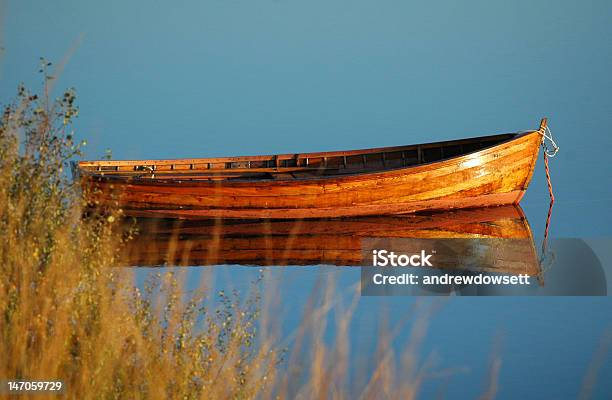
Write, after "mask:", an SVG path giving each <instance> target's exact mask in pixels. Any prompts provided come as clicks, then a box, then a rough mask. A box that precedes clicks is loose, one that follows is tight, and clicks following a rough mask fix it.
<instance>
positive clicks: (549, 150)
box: [539, 122, 559, 204]
mask: <svg viewBox="0 0 612 400" xmlns="http://www.w3.org/2000/svg"><path fill="white" fill-rule="evenodd" d="M545 123H546V122H543V126H542V127H541V128H540V130H539V132H540V135H542V150H544V171H545V172H546V184H547V185H548V194H549V195H550V204H554V202H555V195H554V193H553V187H552V180H551V178H550V167H549V166H548V159H549V158H553V157H554V156H556V155H557V153H558V152H559V146H558V145H557V143H556V142H555V139H554V138H553V135H552V131H551V130H550V128H549V127H548V125H545ZM549 146H550V147H549Z"/></svg>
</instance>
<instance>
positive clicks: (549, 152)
mask: <svg viewBox="0 0 612 400" xmlns="http://www.w3.org/2000/svg"><path fill="white" fill-rule="evenodd" d="M539 132H540V135H542V137H543V139H542V147H543V148H544V152H545V153H546V155H547V156H548V157H550V158H553V157H554V156H556V155H557V152H558V151H559V146H558V145H557V143H555V139H554V138H553V135H552V131H551V130H550V128H549V127H548V126H546V127H544V129H542V130H540V131H539ZM546 140H548V141H549V142H550V145H551V146H552V150H551V149H550V148H549V147H548V143H546Z"/></svg>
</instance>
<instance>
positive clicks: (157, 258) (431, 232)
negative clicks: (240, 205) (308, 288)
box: [123, 206, 540, 275]
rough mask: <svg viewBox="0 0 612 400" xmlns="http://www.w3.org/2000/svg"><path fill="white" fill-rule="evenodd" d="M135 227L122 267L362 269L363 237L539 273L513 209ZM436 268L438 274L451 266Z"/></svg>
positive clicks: (524, 225) (486, 267) (488, 267)
mask: <svg viewBox="0 0 612 400" xmlns="http://www.w3.org/2000/svg"><path fill="white" fill-rule="evenodd" d="M138 223H139V226H140V227H141V231H142V232H144V233H143V234H142V235H141V236H137V237H136V239H135V240H133V241H131V242H128V246H127V249H126V251H125V256H124V260H123V262H124V263H126V264H127V265H162V264H170V265H219V264H241V265H319V264H329V265H345V266H351V265H360V264H361V263H362V261H363V260H362V256H363V254H362V246H363V243H362V241H363V240H364V239H367V238H388V239H394V238H401V239H408V238H409V239H413V240H411V242H410V243H411V246H416V247H419V246H431V242H427V240H428V239H440V238H444V239H467V240H457V241H454V240H451V241H448V242H443V243H444V245H445V246H449V245H450V246H455V248H456V249H457V250H458V251H462V250H463V251H465V252H466V253H470V252H471V251H473V250H474V248H478V249H479V250H478V251H479V252H480V251H482V250H483V249H482V247H483V246H484V247H487V246H488V247H489V253H491V254H493V253H494V254H495V255H496V258H493V259H491V261H490V263H485V264H483V266H482V267H481V270H483V271H493V272H503V273H514V274H520V273H524V274H528V275H537V274H538V273H539V272H540V270H539V264H538V262H537V256H536V251H535V248H534V245H533V238H532V234H531V230H530V228H529V224H528V222H527V220H526V218H525V217H524V214H523V213H522V210H521V209H520V208H519V207H515V206H505V207H494V208H488V209H473V210H472V209H470V210H457V211H451V212H442V213H432V214H426V215H421V214H417V215H403V216H384V217H356V218H342V219H325V220H264V221H261V220H250V221H244V220H203V221H195V220H183V221H176V220H173V221H172V220H171V221H168V220H154V219H144V220H139V221H138ZM472 239H473V240H472ZM420 240H422V241H423V242H422V243H421V242H419V241H420ZM416 247H415V248H416ZM459 254H462V253H459ZM437 261H439V264H440V265H441V266H446V268H450V267H451V265H453V264H456V263H457V260H456V259H450V260H442V259H438V260H437Z"/></svg>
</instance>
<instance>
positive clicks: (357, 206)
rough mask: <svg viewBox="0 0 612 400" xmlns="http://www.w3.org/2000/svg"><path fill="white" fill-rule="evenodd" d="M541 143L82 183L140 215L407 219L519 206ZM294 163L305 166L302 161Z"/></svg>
mask: <svg viewBox="0 0 612 400" xmlns="http://www.w3.org/2000/svg"><path fill="white" fill-rule="evenodd" d="M541 141H542V136H541V134H540V131H532V132H527V133H523V134H518V135H516V136H514V137H512V138H511V139H509V140H504V141H502V142H501V143H499V144H496V145H493V146H491V147H487V148H483V149H481V150H478V151H474V152H470V153H466V154H463V155H458V156H454V157H450V158H447V159H443V160H441V161H436V162H424V163H421V164H419V165H412V166H407V167H403V168H402V167H400V168H392V169H385V170H380V171H375V172H368V171H366V172H357V173H354V174H344V175H336V176H333V175H332V176H328V175H322V176H314V177H310V178H299V179H294V178H292V179H282V175H288V174H280V173H279V174H278V175H281V179H278V176H275V179H262V180H248V179H235V180H232V179H213V178H208V179H204V178H198V177H196V178H192V179H183V178H177V177H176V176H173V174H172V171H168V172H167V174H166V175H163V174H162V172H159V173H158V174H159V175H156V174H151V175H150V176H149V177H145V178H143V177H138V178H134V177H132V176H120V175H117V176H114V175H112V174H104V173H89V172H87V171H85V172H87V173H84V174H82V179H83V183H84V185H85V186H86V187H88V188H90V189H91V188H95V190H90V191H89V193H90V194H89V196H90V201H91V203H92V204H97V205H104V204H105V203H108V202H110V201H112V200H113V199H115V200H117V201H118V204H119V205H120V206H121V207H122V208H123V209H124V211H125V213H126V214H127V215H133V216H157V217H174V218H242V219H244V218H273V219H283V218H286V219H297V218H328V217H348V216H366V215H390V214H405V213H413V212H416V211H423V210H448V209H457V208H472V207H488V206H498V205H505V204H518V203H519V201H520V200H521V198H522V196H523V194H524V193H525V190H526V189H527V186H528V184H529V181H530V179H531V176H532V173H533V170H534V167H535V164H536V160H537V157H538V150H539V147H540V144H541ZM321 154H323V153H321ZM337 154H341V153H337ZM347 154H348V153H347ZM387 154H391V153H387ZM402 154H403V153H402ZM275 157H276V156H275ZM296 159H297V155H296ZM364 160H365V156H364ZM344 161H345V163H346V156H344ZM383 162H384V153H383ZM277 163H278V160H277ZM295 163H296V165H298V166H299V165H304V164H303V161H302V160H298V161H296V162H295ZM306 163H308V159H306ZM130 165H132V164H130ZM211 165H213V164H212V163H209V164H208V167H209V168H210V166H211ZM191 166H192V167H193V164H191ZM135 168H136V167H134V169H135ZM172 168H175V166H174V165H172ZM117 169H119V167H117ZM277 169H278V168H277ZM280 169H281V170H282V168H280ZM275 171H276V169H275ZM294 176H295V174H294Z"/></svg>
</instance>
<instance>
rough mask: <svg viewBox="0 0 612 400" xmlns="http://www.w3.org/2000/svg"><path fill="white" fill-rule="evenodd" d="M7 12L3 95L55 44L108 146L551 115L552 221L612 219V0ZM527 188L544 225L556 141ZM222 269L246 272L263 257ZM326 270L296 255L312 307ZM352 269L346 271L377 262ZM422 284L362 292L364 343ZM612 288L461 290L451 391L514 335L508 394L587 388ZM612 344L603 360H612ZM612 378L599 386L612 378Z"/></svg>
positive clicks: (442, 333)
mask: <svg viewBox="0 0 612 400" xmlns="http://www.w3.org/2000/svg"><path fill="white" fill-rule="evenodd" d="M0 13H1V14H0V15H1V16H2V17H1V19H0V35H1V36H0V40H1V43H0V46H2V47H3V48H4V51H3V53H2V56H1V59H0V101H2V102H4V101H5V100H6V99H8V98H10V97H11V94H12V93H14V92H15V88H16V85H17V83H18V82H20V81H23V82H26V83H27V84H28V85H29V86H36V85H38V84H39V77H38V76H37V74H36V71H37V69H38V68H37V61H38V57H39V56H45V57H47V58H49V59H51V60H54V61H55V62H56V63H57V64H62V60H67V62H66V63H65V65H63V68H61V69H62V70H61V74H60V75H59V79H58V81H57V87H58V88H60V89H61V88H64V87H66V86H74V87H76V89H77V92H78V95H79V99H80V105H81V116H80V117H79V122H78V126H77V128H78V133H79V135H80V136H81V137H83V138H87V139H88V141H89V146H88V148H87V154H86V155H87V157H89V158H97V157H100V156H101V155H103V154H104V151H105V149H106V148H110V149H112V151H113V156H114V157H115V158H169V157H192V156H193V157H196V156H221V155H234V154H258V153H275V152H282V153H284V152H293V151H316V150H332V149H343V148H347V147H350V148H361V147H373V146H385V145H396V144H406V143H411V142H423V141H438V140H444V139H452V138H460V137H465V136H474V135H479V134H489V133H496V132H503V131H517V130H524V129H530V128H537V126H538V124H539V120H540V118H541V117H542V116H547V117H549V119H550V126H551V128H552V131H553V133H554V134H555V136H556V138H557V139H558V142H559V144H560V146H561V152H560V154H559V155H558V156H557V157H556V158H555V159H553V160H552V161H551V168H552V175H553V185H554V189H555V194H556V197H557V203H556V205H555V209H554V215H553V221H552V226H551V234H552V236H553V237H559V238H564V237H586V238H604V239H605V238H609V237H610V236H611V232H612V230H611V228H610V225H611V222H612V221H611V217H610V211H609V204H610V202H611V200H612V189H611V188H612V185H610V178H611V174H610V171H611V168H610V162H609V151H610V148H611V147H612V134H611V133H612V132H611V130H612V112H611V111H612V97H610V93H612V78H611V77H610V73H609V71H611V70H612V45H611V44H610V43H612V41H611V40H610V38H612V25H611V24H610V23H609V22H610V20H611V19H612V18H611V17H612V3H611V2H609V1H603V0H602V1H597V0H593V1H589V2H577V1H555V2H553V1H543V0H529V1H527V0H520V1H513V2H491V1H484V0H483V1H471V2H455V1H438V2H435V3H434V2H401V1H387V0H383V1H378V2H367V1H361V0H356V1H351V2H349V1H337V0H327V1H319V0H312V1H309V2H297V1H287V0H278V1H268V0H261V1H231V2H230V1H184V2H180V4H173V5H169V4H162V3H157V2H156V3H151V2H136V1H134V2H121V1H115V0H112V1H106V2H98V3H91V2H77V1H69V0H62V1H56V2H43V1H30V0H21V1H12V0H9V1H8V2H4V3H3V4H0ZM67 55H68V56H67ZM522 206H523V208H524V209H525V211H526V213H527V216H528V217H529V221H530V223H531V226H532V228H533V230H534V234H535V236H536V237H541V235H542V232H543V228H544V221H545V219H546V211H547V207H548V193H547V190H546V184H545V180H544V172H543V168H542V162H541V160H540V162H539V164H538V168H537V170H536V172H535V175H534V178H533V181H532V184H531V187H530V188H529V191H528V193H527V195H526V196H525V199H524V201H523V203H522ZM576 268H580V266H579V265H577V266H576ZM215 271H223V272H215V274H217V275H221V274H225V275H228V276H229V277H230V278H231V280H232V281H234V282H235V284H236V285H243V286H244V285H245V284H246V282H248V280H249V279H250V278H249V275H250V274H253V273H255V272H254V271H252V270H248V269H246V268H241V267H225V268H222V269H218V270H215ZM319 272H320V269H319V268H314V267H313V268H307V269H302V268H299V269H297V268H292V269H286V270H285V271H284V272H283V274H284V275H283V276H284V278H283V279H285V280H286V285H285V286H284V287H283V288H284V290H286V291H287V292H289V293H291V296H286V305H287V308H288V309H292V308H293V309H300V308H301V307H303V304H304V303H305V301H306V298H307V297H308V295H309V287H310V286H311V285H312V282H314V280H315V279H316V276H317V274H318V273H319ZM276 273H278V272H276ZM325 273H328V272H327V270H325ZM336 273H337V275H338V277H337V278H338V281H339V286H340V287H341V288H342V287H347V286H348V285H350V284H351V283H353V282H354V281H356V280H357V279H358V271H356V270H350V269H338V270H337V272H336ZM219 279H221V278H219ZM414 301H415V300H414V299H411V298H384V299H381V298H363V299H361V302H360V304H359V308H358V310H357V313H356V317H355V328H354V331H355V332H356V333H357V336H358V338H356V339H355V343H354V348H355V349H358V348H359V344H360V343H361V344H363V343H370V344H371V343H372V341H374V340H375V339H376V335H375V327H376V325H377V324H376V321H375V316H377V315H381V314H385V313H386V314H388V315H389V319H390V321H391V322H393V321H398V320H399V318H400V316H401V314H402V313H403V312H404V311H405V310H407V309H408V308H409V307H410V305H411V304H412V303H413V302H414ZM611 306H612V303H611V301H610V299H609V298H498V299H492V298H463V299H459V298H452V299H449V300H448V301H446V302H445V303H444V305H443V306H442V307H441V308H440V310H439V311H438V312H437V313H436V314H435V316H434V317H433V318H432V321H431V326H430V329H429V335H428V337H427V339H426V342H425V344H424V348H423V352H424V353H428V352H431V351H435V352H436V353H437V354H439V358H440V360H441V362H440V364H441V365H442V366H444V367H456V366H467V367H469V369H470V370H469V372H466V373H463V374H461V375H460V376H453V377H452V378H451V383H454V385H452V390H451V389H449V392H448V395H449V397H452V398H461V397H464V396H469V397H474V396H476V394H477V393H479V391H480V389H481V388H482V385H483V383H484V380H485V379H486V373H485V369H486V368H487V360H488V354H489V352H490V349H491V347H492V344H493V342H494V341H495V340H496V337H497V336H499V335H501V336H502V337H503V339H502V340H501V341H502V343H503V344H502V345H501V347H500V349H501V350H500V351H501V356H502V358H503V365H502V369H501V377H500V392H499V397H500V398H517V397H519V396H520V397H523V398H574V397H576V394H577V393H578V391H579V388H580V382H581V379H582V377H583V376H584V373H585V372H586V369H587V368H588V365H589V362H590V360H591V358H592V356H593V354H594V352H595V349H596V347H597V343H598V341H599V338H600V337H601V335H602V334H603V332H604V330H605V329H606V327H610V326H611V325H612V317H611V316H612V313H610V311H609V310H610V308H611ZM285 323H286V325H287V326H288V328H287V329H290V326H291V324H292V323H293V324H294V323H295V321H294V319H293V317H292V313H288V315H287V318H286V321H285ZM611 359H612V358H608V359H607V362H606V365H605V367H604V369H603V370H602V371H600V373H601V375H600V377H603V376H606V375H607V377H610V376H612V368H611V367H610V360H611ZM610 381H611V380H607V381H606V380H605V379H600V381H599V384H598V391H597V392H596V394H595V395H596V396H595V397H598V398H610V397H612V385H611V384H610ZM434 389H435V388H434ZM434 389H428V388H425V390H426V395H427V394H431V393H432V390H434ZM428 390H429V391H428Z"/></svg>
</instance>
